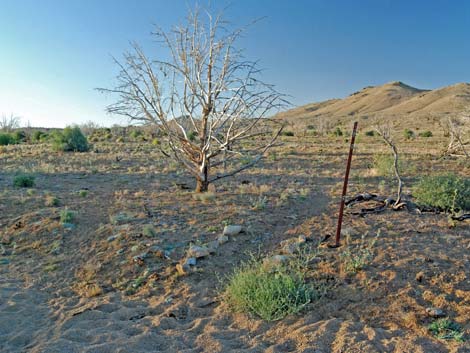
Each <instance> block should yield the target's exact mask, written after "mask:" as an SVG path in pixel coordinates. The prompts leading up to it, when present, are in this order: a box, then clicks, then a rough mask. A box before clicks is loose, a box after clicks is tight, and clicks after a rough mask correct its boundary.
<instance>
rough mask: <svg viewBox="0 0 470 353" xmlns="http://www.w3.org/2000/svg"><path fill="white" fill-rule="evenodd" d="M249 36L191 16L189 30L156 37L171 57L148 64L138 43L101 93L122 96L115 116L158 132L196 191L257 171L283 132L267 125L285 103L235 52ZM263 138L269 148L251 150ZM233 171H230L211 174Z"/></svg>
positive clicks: (212, 20) (174, 30)
mask: <svg viewBox="0 0 470 353" xmlns="http://www.w3.org/2000/svg"><path fill="white" fill-rule="evenodd" d="M243 32H244V29H237V30H230V29H229V28H228V24H227V23H226V22H224V20H223V19H222V17H221V16H220V15H219V16H216V17H212V16H211V15H210V14H209V13H207V12H204V13H203V14H202V12H201V11H200V10H198V9H196V10H195V11H190V13H189V15H188V17H187V21H186V24H184V25H182V26H176V27H173V28H172V29H171V30H170V31H164V30H162V29H160V28H157V29H156V30H155V31H154V32H153V37H154V39H155V40H156V42H157V43H159V45H160V47H161V48H162V49H163V50H165V51H166V53H167V54H168V55H167V56H164V55H163V56H162V57H160V58H150V57H149V56H147V55H146V54H145V53H144V51H143V49H142V48H141V47H139V46H138V45H137V44H133V45H132V50H131V51H130V52H128V53H125V54H124V57H123V60H122V61H119V60H115V63H116V64H117V65H118V67H119V69H120V72H119V75H118V76H117V82H118V85H117V87H116V88H113V89H99V90H100V91H102V92H107V93H111V94H116V95H117V96H118V97H119V99H118V100H117V102H116V103H114V104H112V105H110V106H109V107H108V108H107V111H108V112H109V113H111V114H119V115H124V116H127V117H128V118H130V120H131V121H132V122H134V123H142V124H150V125H152V126H154V127H155V128H156V129H157V130H158V132H159V136H160V139H161V144H159V148H160V149H161V151H162V153H163V154H164V155H165V156H167V157H170V158H172V159H174V160H176V161H178V162H179V163H180V164H181V165H182V166H184V167H185V168H186V170H188V171H189V172H190V173H191V174H192V175H193V176H194V177H195V179H196V184H197V186H196V191H197V192H205V191H207V189H208V186H209V184H210V183H211V182H214V181H216V180H219V179H222V178H225V177H228V176H232V175H234V174H236V173H238V172H241V171H242V170H245V169H247V168H249V167H251V166H253V165H255V164H256V163H257V162H258V161H259V160H260V159H261V158H262V156H263V154H264V153H265V152H266V150H267V149H268V148H269V147H271V146H272V145H273V143H274V141H275V139H276V138H277V137H278V136H279V134H280V132H281V130H282V127H279V129H277V128H276V130H275V132H273V129H274V128H273V126H274V125H273V122H268V121H267V119H264V118H265V117H267V116H269V115H271V114H273V113H274V112H275V110H278V109H279V108H281V107H282V106H284V105H285V104H286V101H285V100H284V98H283V95H281V94H280V93H278V92H277V91H276V90H275V89H274V87H273V86H272V85H269V84H266V83H264V82H262V81H261V80H260V73H261V71H260V69H259V68H258V64H257V62H255V61H250V60H247V59H245V58H244V56H243V51H242V50H239V49H237V47H236V45H235V44H236V42H237V40H238V39H239V38H240V36H241V34H242V33H243ZM167 58H169V59H167ZM260 135H264V136H266V135H268V136H269V138H268V142H266V143H265V144H263V145H262V146H256V147H249V145H250V141H251V140H253V139H254V138H255V137H257V136H260ZM247 160H249V162H248V163H247V162H246V161H247ZM229 163H230V164H229ZM227 164H229V165H230V168H228V170H226V171H224V172H223V173H220V174H213V173H212V168H214V167H217V166H222V165H227Z"/></svg>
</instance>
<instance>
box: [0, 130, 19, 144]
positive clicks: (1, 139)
mask: <svg viewBox="0 0 470 353" xmlns="http://www.w3.org/2000/svg"><path fill="white" fill-rule="evenodd" d="M15 143H16V140H15V137H14V136H13V135H12V134H10V133H1V134H0V146H6V145H14V144H15Z"/></svg>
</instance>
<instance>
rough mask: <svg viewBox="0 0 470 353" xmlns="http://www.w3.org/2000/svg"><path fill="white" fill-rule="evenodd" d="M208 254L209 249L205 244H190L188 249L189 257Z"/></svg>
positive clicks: (197, 257)
mask: <svg viewBox="0 0 470 353" xmlns="http://www.w3.org/2000/svg"><path fill="white" fill-rule="evenodd" d="M209 254H210V251H209V249H208V248H206V247H205V246H191V247H190V248H189V250H188V256H189V257H195V258H196V259H199V258H201V257H206V256H208V255H209Z"/></svg>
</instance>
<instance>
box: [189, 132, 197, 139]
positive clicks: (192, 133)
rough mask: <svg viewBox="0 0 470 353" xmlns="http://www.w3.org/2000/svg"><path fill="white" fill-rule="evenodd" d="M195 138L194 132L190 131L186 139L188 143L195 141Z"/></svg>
mask: <svg viewBox="0 0 470 353" xmlns="http://www.w3.org/2000/svg"><path fill="white" fill-rule="evenodd" d="M196 137H197V133H196V131H190V132H189V134H188V139H189V141H195V140H196Z"/></svg>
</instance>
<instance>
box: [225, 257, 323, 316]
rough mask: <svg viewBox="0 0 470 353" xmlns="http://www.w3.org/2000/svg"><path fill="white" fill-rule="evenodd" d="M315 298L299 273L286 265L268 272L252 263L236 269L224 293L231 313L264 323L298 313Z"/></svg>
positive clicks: (253, 261)
mask: <svg viewBox="0 0 470 353" xmlns="http://www.w3.org/2000/svg"><path fill="white" fill-rule="evenodd" d="M316 296H317V295H316V292H315V290H314V288H313V287H312V286H310V285H309V284H307V283H306V282H305V279H304V274H303V273H302V272H301V271H298V270H296V269H294V268H290V267H288V266H278V267H277V268H275V269H272V268H271V269H267V268H265V266H263V264H262V263H261V262H259V261H255V260H251V261H249V262H247V263H244V264H242V265H241V266H240V267H239V268H238V269H236V270H235V271H234V273H233V274H232V275H231V276H230V277H229V281H228V284H227V286H226V288H225V291H224V299H225V301H226V302H227V303H228V305H229V306H230V307H231V308H232V310H234V311H237V312H245V313H251V314H254V315H257V316H259V317H260V318H262V319H264V320H267V321H276V320H280V319H282V318H284V317H285V316H287V315H289V314H294V313H297V312H299V311H300V310H302V308H304V307H305V306H306V305H307V304H308V303H310V302H311V301H312V300H313V299H315V298H316Z"/></svg>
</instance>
